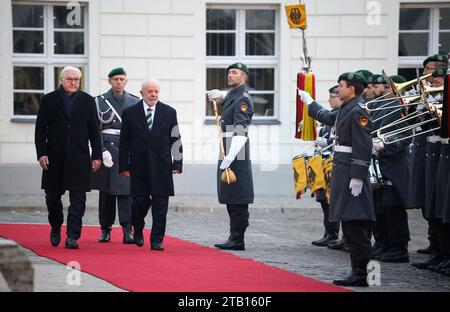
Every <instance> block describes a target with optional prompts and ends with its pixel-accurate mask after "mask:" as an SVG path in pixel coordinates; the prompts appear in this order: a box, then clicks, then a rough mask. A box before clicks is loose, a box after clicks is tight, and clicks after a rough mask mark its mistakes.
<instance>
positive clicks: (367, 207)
mask: <svg viewBox="0 0 450 312" xmlns="http://www.w3.org/2000/svg"><path fill="white" fill-rule="evenodd" d="M359 100H360V98H359V97H354V98H352V99H350V100H349V101H346V102H344V103H343V104H342V105H341V106H340V107H339V108H338V109H337V110H335V111H332V112H330V111H328V110H326V109H324V108H323V107H321V106H320V105H319V104H317V103H315V102H313V103H311V105H309V107H308V114H309V115H310V116H311V117H313V118H315V119H317V120H319V121H320V122H322V123H325V124H328V125H332V124H335V127H336V144H337V145H343V146H351V147H352V152H351V153H343V152H334V155H333V170H332V172H331V185H330V187H331V194H330V216H329V221H330V222H336V221H351V220H369V221H374V220H375V212H374V207H373V201H372V190H371V187H370V183H369V171H368V170H369V166H370V155H371V152H372V138H371V134H370V132H371V129H372V125H371V122H370V119H369V116H368V115H367V113H366V111H365V110H364V109H363V108H362V107H361V106H360V103H359ZM352 178H356V179H361V180H362V181H363V183H364V184H363V188H362V192H361V194H360V195H359V196H358V197H354V196H353V195H352V194H351V190H350V189H349V185H350V180H351V179H352Z"/></svg>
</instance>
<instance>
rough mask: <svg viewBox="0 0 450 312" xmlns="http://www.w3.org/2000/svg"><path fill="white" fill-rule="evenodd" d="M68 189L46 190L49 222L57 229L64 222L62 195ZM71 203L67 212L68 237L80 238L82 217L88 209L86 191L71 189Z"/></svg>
mask: <svg viewBox="0 0 450 312" xmlns="http://www.w3.org/2000/svg"><path fill="white" fill-rule="evenodd" d="M65 192H66V191H53V190H45V202H46V204H47V210H48V222H49V223H50V225H51V226H52V228H54V229H55V230H58V229H60V228H61V225H62V224H63V222H64V213H63V204H62V201H61V196H62V195H64V193H65ZM69 201H70V205H69V208H68V214H67V237H68V238H73V239H79V238H80V236H81V226H82V224H83V222H82V218H83V216H84V212H85V210H86V192H80V191H69Z"/></svg>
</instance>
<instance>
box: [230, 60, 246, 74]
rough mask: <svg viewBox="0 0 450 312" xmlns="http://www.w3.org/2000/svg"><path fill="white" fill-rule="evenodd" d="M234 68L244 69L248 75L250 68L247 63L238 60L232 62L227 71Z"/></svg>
mask: <svg viewBox="0 0 450 312" xmlns="http://www.w3.org/2000/svg"><path fill="white" fill-rule="evenodd" d="M233 68H237V69H240V70H242V71H243V72H244V73H246V74H247V75H248V68H247V66H246V65H245V64H243V63H239V62H237V63H234V64H231V65H230V66H228V68H227V72H228V71H229V70H230V69H233Z"/></svg>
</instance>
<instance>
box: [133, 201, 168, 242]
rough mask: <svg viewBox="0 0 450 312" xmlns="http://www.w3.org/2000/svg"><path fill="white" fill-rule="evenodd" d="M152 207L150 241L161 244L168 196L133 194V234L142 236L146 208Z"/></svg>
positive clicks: (164, 228) (164, 230)
mask: <svg viewBox="0 0 450 312" xmlns="http://www.w3.org/2000/svg"><path fill="white" fill-rule="evenodd" d="M150 207H151V208H152V219H153V220H152V231H151V234H150V242H151V243H152V244H156V243H159V244H161V243H162V242H163V240H164V234H165V233H166V219H167V218H166V217H167V210H168V207H169V196H159V195H151V196H150V195H146V196H133V203H132V205H131V220H132V223H133V228H134V235H135V236H142V235H143V230H144V226H145V217H146V216H147V213H148V210H149V209H150Z"/></svg>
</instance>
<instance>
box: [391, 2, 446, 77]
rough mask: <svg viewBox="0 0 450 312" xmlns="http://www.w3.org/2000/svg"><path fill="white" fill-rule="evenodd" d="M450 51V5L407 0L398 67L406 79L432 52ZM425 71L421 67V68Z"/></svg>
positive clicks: (402, 18)
mask: <svg viewBox="0 0 450 312" xmlns="http://www.w3.org/2000/svg"><path fill="white" fill-rule="evenodd" d="M449 51H450V5H449V4H436V5H430V4H404V5H402V7H401V8H400V30H399V45H398V56H399V69H398V72H399V74H400V75H402V76H404V77H405V78H407V80H410V79H414V78H416V76H417V74H416V68H422V67H423V66H422V63H423V61H424V60H425V58H426V57H427V56H429V55H432V54H436V53H443V54H448V53H449ZM421 71H422V70H421Z"/></svg>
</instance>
